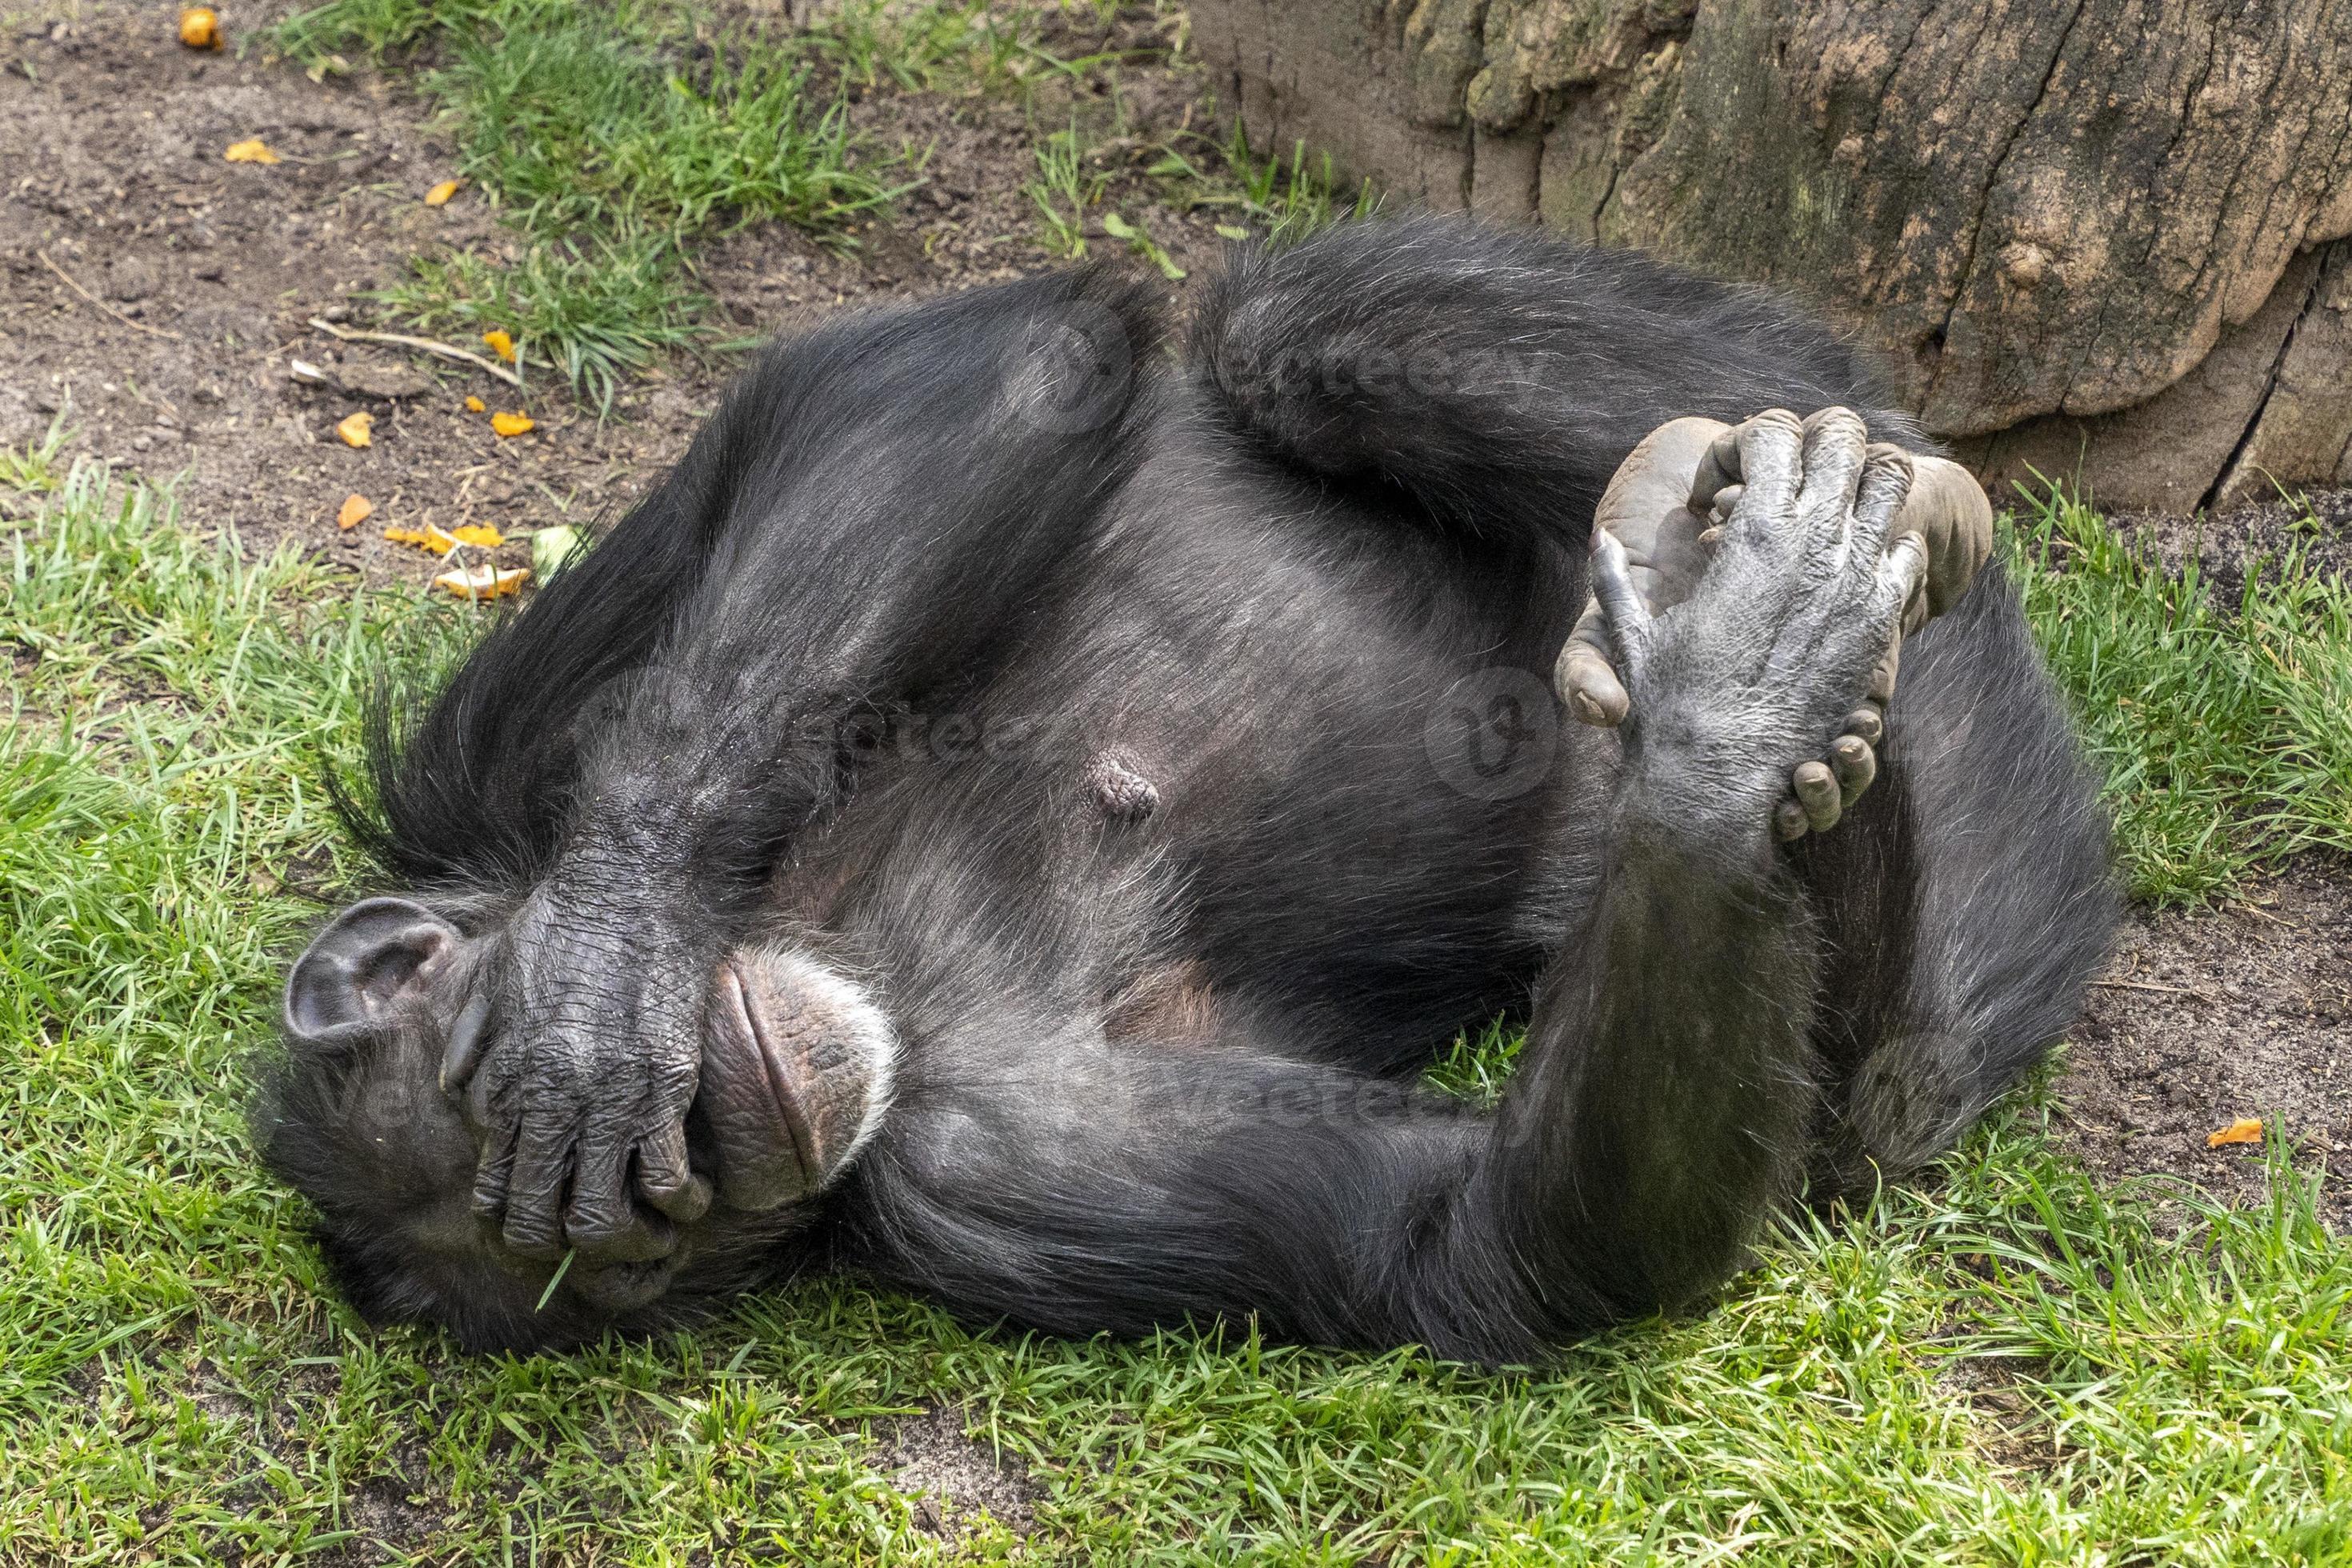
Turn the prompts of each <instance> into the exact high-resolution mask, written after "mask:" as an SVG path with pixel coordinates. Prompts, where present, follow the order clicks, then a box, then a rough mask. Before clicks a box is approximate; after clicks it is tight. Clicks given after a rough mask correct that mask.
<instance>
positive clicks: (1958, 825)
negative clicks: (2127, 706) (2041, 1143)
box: [1794, 564, 2117, 1196]
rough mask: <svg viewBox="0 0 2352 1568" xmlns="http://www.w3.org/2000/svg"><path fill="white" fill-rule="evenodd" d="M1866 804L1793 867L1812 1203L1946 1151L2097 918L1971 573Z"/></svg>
mask: <svg viewBox="0 0 2352 1568" xmlns="http://www.w3.org/2000/svg"><path fill="white" fill-rule="evenodd" d="M1888 730H1889V734H1888V742H1887V745H1886V748H1885V760H1884V763H1883V771H1882V773H1881V774H1880V778H1879V782H1878V784H1877V785H1876V786H1875V787H1874V788H1873V790H1872V791H1871V792H1870V794H1868V795H1864V797H1863V799H1862V801H1861V802H1860V803H1859V804H1858V805H1857V807H1856V810H1857V811H1858V812H1859V813H1860V816H1849V817H1848V818H1847V819H1846V820H1845V821H1843V822H1841V823H1840V824H1839V825H1838V826H1836V827H1834V828H1832V829H1831V830H1830V831H1829V832H1828V833H1826V834H1822V835H1817V836H1813V837H1808V838H1806V839H1804V840H1802V841H1801V843H1800V844H1799V845H1797V846H1795V847H1794V849H1795V853H1796V856H1797V859H1798V861H1799V863H1800V864H1801V867H1802V868H1803V873H1802V874H1803V875H1804V877H1805V879H1806V880H1807V882H1808V883H1809V884H1810V885H1811V887H1812V888H1813V889H1816V896H1815V903H1816V907H1817V908H1819V909H1820V910H1822V913H1823V919H1824V938H1825V941H1826V943H1827V950H1828V955H1829V956H1828V963H1829V969H1828V973H1827V977H1826V979H1825V982H1824V984H1823V988H1822V989H1823V994H1824V998H1825V1002H1824V1016H1823V1025H1822V1027H1821V1028H1819V1029H1817V1031H1816V1038H1817V1042H1818V1043H1819V1044H1820V1045H1821V1047H1822V1050H1823V1054H1824V1057H1825V1058H1826V1059H1825V1061H1824V1067H1825V1068H1826V1070H1827V1075H1828V1080H1829V1083H1830V1085H1831V1087H1832V1094H1831V1095H1830V1097H1829V1098H1828V1100H1827V1101H1826V1102H1825V1105H1824V1114H1823V1122H1822V1127H1821V1129H1820V1131H1821V1146H1820V1148H1819V1149H1818V1150H1817V1152H1816V1157H1815V1169H1814V1177H1815V1189H1816V1193H1817V1195H1822V1196H1834V1195H1836V1194H1839V1193H1841V1192H1846V1191H1851V1190H1853V1189H1855V1188H1857V1187H1861V1188H1866V1187H1867V1186H1868V1185H1869V1184H1870V1183H1871V1182H1872V1181H1873V1180H1874V1178H1875V1176H1876V1175H1877V1174H1878V1173H1899V1172H1902V1171H1905V1170H1908V1169H1910V1168H1912V1167H1914V1166H1916V1165H1918V1164H1919V1163H1922V1162H1923V1161H1926V1160H1928V1159H1932V1158H1934V1157H1935V1156H1936V1155H1937V1154H1939V1153H1941V1152H1943V1151H1945V1150H1947V1149H1948V1148H1950V1147H1951V1145H1952V1143H1953V1142H1955V1141H1956V1140H1957V1139H1958V1136H1959V1134H1960V1133H1961V1132H1962V1131H1965V1130H1966V1129H1967V1127H1968V1125H1969V1123H1970V1122H1971V1121H1974V1120H1975V1119H1976V1117H1977V1116H1978V1114H1979V1112H1981V1111H1982V1110H1984V1108H1985V1107H1986V1106H1987V1105H1988V1104H1989V1103H1990V1102H1991V1100H1993V1099H1994V1097H1996V1096H1997V1095H1999V1094H2000V1092H2001V1091H2002V1090H2003V1089H2007V1088H2008V1087H2009V1086H2010V1085H2011V1083H2013V1082H2015V1081H2016V1079H2017V1078H2018V1077H2019V1075H2021V1073H2022V1072H2024V1070H2025V1069H2026V1068H2029V1067H2031V1066H2032V1063H2033V1062H2034V1061H2035V1060H2036V1059H2037V1058H2039V1057H2040V1055H2041V1053H2042V1049H2043V1048H2044V1047H2046V1046H2047V1045H2048V1044H2049V1043H2050V1042H2051V1041H2053V1040H2054V1039H2056V1038H2057V1037H2058V1036H2059V1035H2060V1034H2062V1033H2063V1031H2064V1030H2065V1029H2066V1028H2067V1027H2068V1026H2070V1025H2071V1024H2072V1023H2073V1022H2074V1018H2075V1016H2076V1015H2077V1013H2078V1011H2079V1009H2080V1007H2081V1004H2082V998H2083V994H2084V989H2085V987H2086V986H2087V985H2088V984H2090V981H2091V978H2092V976H2093V975H2094V974H2095V973H2096V972H2097V969H2098V967H2099V965H2100V963H2102V962H2103V961H2104V959H2105V955H2106V951H2107V942H2108V939H2109V935H2110V933H2111V932H2112V931H2113V930H2114V927H2115V922H2116V915H2117V894H2116V887H2115V883H2114V879H2113V877H2112V875H2111V874H2110V872H2109V869H2108V843H2107V824H2106V817H2105V813H2104V812H2103V811H2102V810H2101V809H2100V808H2099V806H2098V805H2097V803H2096V798H2095V795H2096V784H2095V779H2094V778H2093V777H2092V776H2091V773H2090V770H2089V769H2088V767H2087V766H2086V765H2085V763H2084V759H2083V755H2082V752H2081V750H2080V749H2079V747H2078V746H2077V745H2076V743H2075V742H2074V730H2073V725H2072V723H2071V721H2069V719H2068V717H2067V715H2066V712H2065V710H2064V705H2063V702H2062V701H2061V700H2060V698H2059V696H2058V693H2057V692H2056V691H2055V690H2054V689H2053V687H2052V684H2051V680H2050V677H2049V675H2048V673H2047V672H2046V671H2045V670H2044V669H2043V668H2042V661H2041V658H2040V657H2039V656H2038V655H2037V654H2036V653H2035V651H2034V649H2033V647H2032V640H2031V638H2030V637H2028V635H2027V631H2026V626H2025V618H2024V615H2023V613H2022V611H2021V609H2020V607H2019V605H2018V602H2017V595H2016V593H2015V591H2014V590H2012V589H2011V587H2010V585H2009V584H2008V582H2007V580H2006V578H2005V576H2004V574H2003V573H2002V571H2001V569H2000V566H1999V565H1998V564H1995V565H1991V566H1988V567H1987V568H1986V569H1985V570H1984V572H1983V574H1981V575H1980V576H1979V578H1978V580H1977V583H1976V585H1975V587H1974V588H1972V589H1971V590H1970V591H1969V594H1968V595H1966V596H1965V597H1964V598H1963V599H1962V600H1961V601H1960V603H1959V604H1958V606H1957V607H1955V608H1954V609H1953V611H1952V612H1951V613H1950V614H1949V615H1948V616H1944V617H1943V618H1941V619H1939V620H1936V621H1932V622H1930V623H1928V625H1927V626H1926V627H1925V628H1924V629H1923V630H1921V631H1920V632H1918V633H1916V634H1915V635H1914V636H1912V637H1909V638H1907V639H1906V644H1905V653H1904V664H1903V681H1902V684H1901V686H1899V687H1898V688H1897V689H1896V691H1895V702H1894V706H1893V708H1892V709H1891V710H1890V711H1889V714H1888Z"/></svg>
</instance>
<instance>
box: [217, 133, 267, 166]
mask: <svg viewBox="0 0 2352 1568" xmlns="http://www.w3.org/2000/svg"><path fill="white" fill-rule="evenodd" d="M221 156H222V157H224V158H226V159H227V160H228V161H229V162H230V163H276V162H278V154H277V153H273V152H271V151H270V150H269V144H268V142H264V141H263V140H262V139H261V138H260V137H258V136H256V137H254V138H253V139H252V140H251V141H248V142H230V143H229V144H228V151H227V152H226V153H222V154H221Z"/></svg>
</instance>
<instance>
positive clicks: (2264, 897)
mask: <svg viewBox="0 0 2352 1568" xmlns="http://www.w3.org/2000/svg"><path fill="white" fill-rule="evenodd" d="M2248 891H2249V894H2250V896H2249V897H2248V898H2247V899H2246V900H2245V901H2243V902H2241V903H2236V904H2231V905H2229V906H2227V907H2224V908H2222V909H2221V910H2213V911H2200V912H2197V913H2188V914H2160V915H2140V916H2137V917H2136V918H2134V919H2133V920H2132V921H2130V922H2129V923H2128V924H2127V925H2126V927H2125V930H2124V932H2123V935H2122V940H2121V941H2120V942H2118V943H2117V951H2116V962H2115V963H2114V964H2113V965H2112V966H2111V967H2110V969H2109V970H2108V972H2107V976H2106V978H2105V980H2103V981H2102V982H2100V984H2099V985H2098V987H2097V989H2096V990H2095V991H2094V992H2093V993H2092V996H2091V1005H2090V1007H2089V1009H2088V1011H2087V1013H2086V1015H2085V1016H2084V1019H2083V1022H2082V1023H2081V1024H2080V1025H2079V1026H2077V1027H2076V1028H2075V1030H2074V1036H2073V1042H2074V1043H2073V1044H2072V1046H2071V1047H2069V1050H2068V1054H2067V1070H2066V1075H2065V1077H2064V1078H2063V1079H2062V1081H2061V1084H2060V1095H2061V1103H2062V1107H2063V1110H2062V1117H2061V1121H2060V1142H2062V1143H2063V1144H2065V1145H2066V1146H2067V1147H2069V1148H2071V1149H2072V1150H2073V1151H2074V1152H2075V1153H2077V1154H2079V1155H2080V1156H2081V1157H2082V1158H2083V1159H2084V1162H2085V1163H2088V1164H2089V1165H2090V1166H2091V1168H2092V1169H2093V1170H2095V1171H2096V1172H2098V1173H2101V1174H2102V1175H2107V1176H2124V1175H2136V1174H2141V1173H2163V1174H2166V1175H2172V1176H2179V1177H2185V1178H2187V1179H2188V1180H2189V1181H2191V1182H2194V1183H2196V1184H2199V1185H2200V1186H2203V1187H2206V1188H2208V1189H2210V1190H2211V1191H2213V1192H2216V1193H2221V1194H2229V1195H2231V1196H2241V1197H2243V1196H2253V1195H2256V1194H2259V1193H2260V1192H2261V1190H2262V1186H2263V1160H2262V1154H2261V1152H2260V1150H2258V1149H2255V1148H2252V1147H2249V1146H2243V1145H2239V1146H2231V1145H2226V1144H2225V1145H2223V1146H2222V1147H2221V1148H2218V1149H2215V1148H2208V1147H2207V1146H2206V1143H2205V1139H2206V1136H2207V1135H2208V1134H2209V1133H2210V1132H2212V1131H2215V1130H2216V1129H2219V1128H2221V1127H2226V1126H2228V1125H2229V1124H2230V1123H2231V1122H2232V1121H2236V1120H2237V1119H2238V1118H2240V1117H2248V1116H2252V1117H2260V1118H2262V1119H2263V1122H2264V1127H2265V1131H2266V1132H2268V1133H2270V1134H2271V1135H2273V1136H2277V1137H2284V1138H2285V1139H2288V1140H2289V1141H2291V1142H2293V1143H2294V1145H2295V1147H2296V1152H2297V1162H2298V1163H2300V1164H2303V1165H2305V1166H2307V1167H2310V1168H2319V1167H2321V1166H2325V1167H2326V1169H2327V1170H2328V1171H2329V1172H2330V1176H2329V1179H2328V1181H2327V1183H2326V1187H2325V1188H2324V1189H2323V1192H2324V1196H2325V1200H2326V1208H2327V1211H2328V1213H2329V1215H2330V1216H2331V1218H2332V1219H2333V1221H2334V1223H2335V1225H2336V1229H2337V1231H2338V1232H2339V1234H2352V1179H2347V1176H2352V876H2347V874H2346V868H2344V867H2342V866H2340V865H2329V864H2326V862H2324V861H2322V860H2320V859H2318V858H2310V859H2306V860H2305V861H2304V862H2302V863H2301V864H2299V865H2296V866H2294V867H2292V868H2290V869H2289V870H2288V871H2286V872H2285V873H2284V875H2282V876H2279V877H2275V878H2273V879H2270V880H2268V881H2266V882H2264V883H2263V884H2261V885H2259V886H2258V887H2255V888H2253V889H2249V890H2248Z"/></svg>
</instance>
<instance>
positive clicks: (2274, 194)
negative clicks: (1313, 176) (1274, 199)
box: [1192, 0, 2352, 510]
mask: <svg viewBox="0 0 2352 1568" xmlns="http://www.w3.org/2000/svg"><path fill="white" fill-rule="evenodd" d="M1192 21H1193V34H1192V36H1193V38H1194V41H1195V47H1197V48H1198V50H1199V52H1200V54H1201V56H1202V58H1203V59H1204V60H1206V61H1207V62H1208V63H1209V65H1210V66H1211V68H1212V69H1213V72H1214V73H1215V76H1216V79H1217V81H1218V85H1219V89H1220V96H1221V98H1222V100H1223V101H1224V102H1225V104H1226V105H1227V107H1228V108H1229V109H1230V110H1233V111H1234V112H1236V113H1237V114H1238V116H1239V118H1240V121H1241V123H1242V125H1243V127H1244V131H1245V132H1246V133H1247V134H1248V135H1249V136H1250V138H1251V140H1252V141H1253V142H1255V143H1257V144H1259V145H1261V146H1274V147H1279V148H1282V149H1285V150H1286V149H1288V148H1289V147H1290V146H1291V145H1292V144H1293V143H1294V142H1299V141H1303V142H1306V143H1307V146H1308V147H1309V148H1310V149H1328V151H1329V152H1330V153H1332V154H1333V156H1334V158H1335V160H1337V161H1339V163H1342V164H1344V165H1345V166H1346V167H1347V168H1348V169H1349V172H1350V173H1351V174H1370V176H1371V177H1372V178H1373V179H1374V181H1375V182H1376V183H1377V184H1380V185H1381V186H1382V187H1383V188H1384V189H1386V190H1387V191H1388V192H1389V193H1390V194H1391V196H1392V197H1393V198H1402V199H1404V200H1408V201H1417V202H1423V203H1426V204H1428V205H1433V206H1440V207H1464V206H1466V207H1469V208H1472V209H1474V210H1475V211H1477V212H1480V213H1482V214H1484V215H1486V216H1490V217H1494V218H1496V219H1500V220H1505V221H1513V220H1517V221H1527V220H1531V219H1539V220H1540V221H1541V222H1543V223H1544V224H1546V225H1548V226H1550V227H1553V228H1555V229H1558V230H1559V231H1560V232H1563V233H1566V234H1570V235H1573V236H1577V237H1582V238H1586V239H1591V240H1595V241H1598V242H1600V243H1603V244H1611V245H1638V246H1641V247H1645V248H1647V249H1651V250H1654V251H1656V252H1658V253H1660V254H1662V255H1664V256H1667V257H1670V258H1674V259H1675V260H1678V261H1681V262H1683V263H1685V264H1686V265H1689V266H1693V267H1696V268H1698V269H1700V270H1702V271H1706V272H1710V273H1714V274H1717V275H1718V276H1723V277H1727V278H1735V279H1752V280H1756V281H1761V282H1769V283H1772V284H1776V285H1779V286H1780V287H1783V288H1788V289H1795V290H1796V291H1798V292H1800V293H1801V294H1805V295H1810V296H1811V298H1812V300H1813V301H1814V302H1815V303H1816V304H1817V305H1819V306H1821V307H1822V309H1824V310H1827V311H1829V312H1830V313H1831V314H1832V316H1833V317H1834V318H1837V319H1840V320H1841V321H1844V322H1846V323H1849V324H1850V325H1851V326H1852V327H1853V329H1854V330H1856V331H1858V332H1859V333H1860V334H1861V335H1862V336H1863V337H1864V339H1865V341H1867V342H1870V343H1871V344H1872V345H1873V346H1874V348H1875V349H1876V350H1877V351H1878V352H1879V353H1880V355H1881V356H1882V358H1883V360H1884V363H1885V366H1886V369H1887V371H1888V373H1889V375H1890V378H1891V379H1892V381H1893V382H1894V384H1895V386H1896V388H1897V389H1898V391H1899V393H1900V395H1902V396H1903V397H1904V398H1905V400H1906V402H1907V403H1908V405H1910V406H1911V407H1912V408H1914V409H1916V411H1918V413H1919V414H1920V416H1921V417H1922V418H1923V420H1924V421H1925V423H1926V424H1927V427H1928V428H1929V429H1930V430H1931V431H1933V432H1934V433H1935V434H1937V436H1938V437H1942V438H1944V439H1946V440H1948V441H1950V442H1952V443H1953V444H1954V445H1955V447H1956V449H1957V450H1958V451H1959V452H1960V453H1961V454H1962V455H1963V456H1965V457H1967V458H1969V459H1970V460H1972V461H1974V462H1976V463H1978V464H1979V466H1980V469H1981V471H1982V472H1984V473H1985V475H1986V477H1987V478H1988V479H1993V480H1996V481H1998V480H2001V479H2012V478H2016V479H2022V478H2025V477H2027V469H2028V468H2034V469H2038V470H2039V471H2040V472H2042V473H2043V474H2045V475H2048V476H2050V477H2053V478H2059V477H2072V478H2079V479H2081V480H2082V481H2084V483H2086V484H2087V485H2088V486H2089V487H2090V488H2091V489H2092V490H2093V492H2094V494H2095V499H2097V500H2100V501H2102V502H2105V503H2106V504H2110V505H2115V506H2158V507H2163V508H2166V509H2168V510H2189V509H2190V508H2193V507H2196V506H2199V505H2211V504H2228V503H2231V502H2234V501H2238V500H2250V499H2260V498H2261V497H2263V496H2264V495H2266V494H2268V493H2269V492H2270V489H2271V486H2272V484H2273V481H2275V482H2276V483H2278V484H2281V485H2285V486H2294V485H2299V484H2328V483H2352V449H2347V447H2352V247H2347V245H2346V244H2343V243H2338V242H2341V241H2344V240H2345V239H2346V237H2347V236H2352V5H2347V4H2346V3H2345V0H2261V3H2255V4H2248V3H2245V0H1418V3H1415V4H1405V3H1403V0H1193V5H1192Z"/></svg>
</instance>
